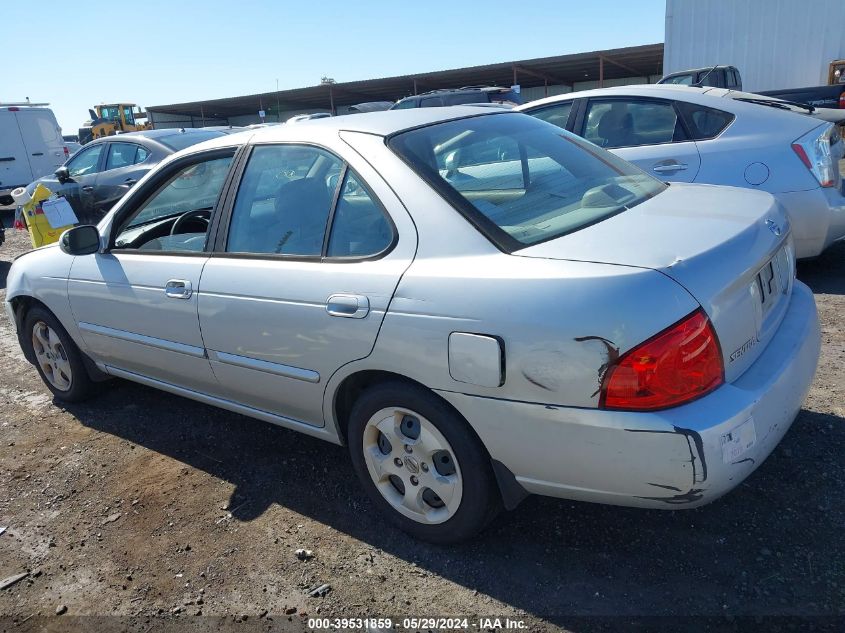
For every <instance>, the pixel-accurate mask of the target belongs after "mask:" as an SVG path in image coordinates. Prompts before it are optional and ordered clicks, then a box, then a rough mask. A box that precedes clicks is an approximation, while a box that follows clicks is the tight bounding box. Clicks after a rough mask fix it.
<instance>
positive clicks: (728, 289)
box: [514, 184, 795, 382]
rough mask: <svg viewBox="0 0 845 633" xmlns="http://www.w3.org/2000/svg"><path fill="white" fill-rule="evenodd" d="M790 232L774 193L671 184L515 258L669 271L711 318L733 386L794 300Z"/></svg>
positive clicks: (519, 253) (667, 273) (766, 342)
mask: <svg viewBox="0 0 845 633" xmlns="http://www.w3.org/2000/svg"><path fill="white" fill-rule="evenodd" d="M788 228H789V224H788V220H787V219H786V216H785V214H784V212H783V209H782V208H781V207H780V205H779V204H778V203H777V201H776V200H775V199H774V198H773V197H772V196H771V195H769V194H767V193H763V192H759V191H753V190H751V189H738V188H733V187H716V186H712V185H687V184H672V185H671V186H670V187H669V188H668V189H667V190H666V191H664V192H662V193H660V194H659V195H657V196H655V197H654V198H652V199H650V200H647V201H645V202H643V203H641V204H639V205H637V206H636V207H634V208H632V209H629V210H627V211H625V212H623V213H620V214H618V215H616V216H613V217H611V218H608V219H606V220H604V221H602V222H599V223H597V224H594V225H592V226H589V227H586V228H584V229H581V230H580V231H576V232H574V233H571V234H569V235H565V236H562V237H559V238H557V239H554V240H550V241H548V242H544V243H542V244H538V245H535V246H531V247H529V248H525V249H522V250H519V251H517V252H516V253H514V254H515V255H518V256H524V257H543V258H549V259H566V260H575V261H593V262H601V263H606V264H617V265H621V266H634V267H638V268H650V269H653V270H657V271H660V272H662V273H664V274H666V275H668V276H669V277H671V278H672V279H674V280H675V281H676V282H678V283H679V284H681V285H682V286H683V287H684V288H686V290H687V291H688V292H689V293H690V294H691V295H692V296H693V297H694V298H695V299H696V301H698V302H699V304H701V306H702V307H703V308H704V310H705V311H706V312H707V315H708V316H709V317H710V320H711V322H712V323H713V327H714V328H715V330H716V334H717V335H718V337H719V343H720V344H721V347H722V356H723V358H724V365H725V380H726V381H728V382H731V381H733V380H735V379H736V378H738V377H739V376H740V375H741V374H742V373H743V372H744V371H745V370H746V369H747V368H748V367H749V366H750V365H751V364H752V363H753V362H754V361H755V360H756V359H757V358H758V357H759V356H760V354H761V353H762V352H763V350H764V349H765V347H766V345H767V344H768V342H769V340H770V339H771V337H772V336H773V335H774V332H775V331H776V330H777V327H778V325H779V324H780V322H781V320H782V319H783V315H784V314H785V312H786V309H787V306H788V304H789V298H790V295H791V292H792V283H793V279H794V274H795V259H794V255H793V253H792V248H791V240H789V241H788ZM667 325H669V324H667ZM620 351H621V352H624V351H626V350H620Z"/></svg>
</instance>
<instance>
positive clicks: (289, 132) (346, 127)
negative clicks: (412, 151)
mask: <svg viewBox="0 0 845 633" xmlns="http://www.w3.org/2000/svg"><path fill="white" fill-rule="evenodd" d="M509 112H511V111H510V110H500V109H498V108H485V107H482V106H472V105H460V106H446V107H442V108H413V109H408V110H382V111H380V112H364V113H361V114H344V115H340V116H333V117H328V118H322V119H309V120H307V121H300V122H299V123H297V124H296V125H274V126H272V127H264V128H254V129H251V130H245V131H243V132H238V133H237V134H229V135H222V138H215V139H211V140H210V141H205V142H203V143H198V144H197V145H193V146H191V147H190V148H188V150H190V151H191V152H195V151H203V150H207V149H214V148H217V147H230V146H235V145H243V144H245V143H273V142H282V141H291V140H296V141H301V140H302V137H303V131H304V130H314V131H315V132H316V131H318V130H319V131H320V132H321V133H323V132H329V133H331V132H361V133H364V134H373V135H375V136H390V135H391V134H395V133H397V132H402V131H405V130H410V129H414V128H417V127H424V126H426V125H432V124H434V123H442V122H445V121H454V120H456V119H463V118H467V117H472V116H491V115H496V116H499V115H502V114H508V113H509ZM182 151H183V152H184V151H186V150H182Z"/></svg>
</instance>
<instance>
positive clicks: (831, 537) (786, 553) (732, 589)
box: [67, 381, 845, 630]
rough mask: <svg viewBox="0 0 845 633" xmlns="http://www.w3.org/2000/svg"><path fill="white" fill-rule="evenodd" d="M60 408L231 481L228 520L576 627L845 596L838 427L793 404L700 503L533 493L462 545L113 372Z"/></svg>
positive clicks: (780, 607) (337, 450)
mask: <svg viewBox="0 0 845 633" xmlns="http://www.w3.org/2000/svg"><path fill="white" fill-rule="evenodd" d="M128 402H131V403H133V405H134V406H132V405H130V406H131V407H132V408H131V409H130V408H128V406H127V404H126V403H128ZM67 408H68V410H69V411H70V412H71V413H73V414H74V415H76V416H77V417H78V419H79V420H80V421H81V422H82V424H84V425H86V426H88V427H91V428H94V429H97V430H99V431H102V432H104V433H109V434H112V435H115V436H118V437H120V438H124V439H126V440H128V441H130V442H132V443H135V444H138V445H141V446H144V447H146V448H148V449H150V450H152V451H156V452H158V453H161V454H163V455H167V456H169V457H171V458H173V459H175V460H178V461H180V462H182V463H184V464H186V465H188V466H192V467H194V468H197V469H201V470H203V471H206V472H208V473H209V474H211V475H213V476H214V477H217V478H219V479H221V480H225V481H227V482H230V483H231V484H233V485H234V486H235V490H234V492H233V494H232V498H231V500H230V503H229V507H230V508H234V510H233V511H232V512H233V515H234V518H235V519H237V520H240V521H250V520H252V519H254V518H256V517H258V516H260V515H261V514H262V513H264V512H265V511H266V510H267V508H269V507H270V506H271V504H274V503H275V504H279V505H281V506H284V507H287V508H290V509H292V510H294V511H296V512H298V513H301V514H304V515H307V516H309V517H312V518H313V519H314V520H316V521H319V522H321V523H324V524H327V525H329V526H331V527H333V528H335V529H337V530H339V531H341V532H345V533H346V534H349V535H351V536H353V537H355V538H356V539H359V540H361V541H363V542H365V543H367V544H370V545H372V546H375V547H377V548H379V549H381V550H384V551H386V552H389V553H391V554H393V555H395V556H397V557H400V558H402V559H405V560H408V561H413V562H414V563H416V565H417V566H418V567H419V568H422V569H425V570H428V571H430V572H431V573H434V574H437V575H438V576H441V577H443V578H445V579H448V580H450V581H452V582H455V583H457V584H459V585H462V586H464V587H467V588H470V589H473V590H477V591H478V592H479V593H480V594H486V595H489V596H491V597H492V598H494V599H495V600H498V601H501V602H503V603H506V604H509V605H512V606H514V607H515V608H517V609H522V610H524V611H526V612H529V613H531V614H535V615H537V616H539V617H543V618H547V619H549V620H551V621H553V622H555V623H557V624H560V625H563V626H568V625H571V626H572V628H573V629H574V630H584V628H591V627H584V626H582V621H581V620H579V619H578V618H579V617H580V616H591V615H594V616H608V615H615V616H618V615H679V614H690V613H693V614H705V615H717V616H723V615H726V614H730V615H742V614H759V615H765V614H785V613H793V614H802V615H805V616H806V615H811V616H812V615H817V614H830V613H835V612H836V609H838V608H841V607H842V605H843V597H845V593H843V591H845V583H843V581H842V578H843V574H845V550H843V549H842V548H841V547H839V546H838V545H837V544H838V543H841V526H842V525H843V523H845V520H843V518H844V517H843V503H842V499H843V496H845V494H844V493H845V481H844V480H843V479H844V478H843V472H842V469H841V466H840V461H839V457H840V448H839V447H841V446H842V445H843V443H845V424H843V422H845V420H843V419H842V418H840V417H837V416H834V415H826V414H820V413H813V412H808V411H802V412H801V414H800V415H799V417H798V419H797V420H796V422H795V424H794V426H793V428H792V429H791V431H790V432H789V433H788V434H787V436H786V437H785V439H784V441H783V442H782V443H781V445H780V446H779V447H778V448H777V449H776V450H775V453H774V454H773V455H772V456H771V457H770V458H769V459H768V460H767V461H766V462H764V463H763V465H762V466H761V467H760V468H759V469H758V471H757V472H756V473H754V474H753V475H752V476H751V477H750V478H749V480H747V481H746V482H745V483H743V484H742V485H741V486H740V487H739V488H738V489H737V490H735V491H733V492H732V493H731V494H729V495H727V496H726V497H725V498H723V499H721V500H719V501H717V502H715V503H713V504H711V505H709V506H705V507H703V508H700V509H696V510H687V511H658V510H655V511H646V510H636V509H628V508H616V507H610V506H599V505H593V504H586V503H575V502H569V501H562V500H556V499H544V498H538V497H531V498H529V499H527V500H526V501H525V502H523V504H522V505H521V506H520V507H519V508H518V509H517V510H516V511H515V512H510V513H506V514H504V515H503V516H501V517H500V518H499V519H498V520H497V521H496V522H495V523H494V524H493V525H492V526H491V527H490V528H489V529H488V530H487V531H486V532H485V533H484V534H483V535H481V536H480V537H479V538H478V539H476V540H475V541H473V542H472V543H469V544H465V545H460V546H454V547H438V546H432V545H428V544H425V543H420V542H417V541H414V540H413V539H411V538H409V537H407V536H405V535H404V534H402V533H400V532H398V531H396V530H394V529H392V528H391V527H389V526H387V525H386V524H385V523H384V522H383V521H382V520H381V519H380V518H379V516H378V515H377V514H376V512H375V509H374V507H373V506H372V505H371V504H370V503H369V502H368V501H367V499H366V498H365V496H364V494H363V492H362V490H361V489H360V488H359V485H358V483H357V480H356V479H355V475H354V473H353V470H352V466H351V462H350V460H349V458H348V456H347V452H346V449H345V448H343V447H339V446H334V445H332V444H328V443H326V442H322V441H320V440H317V439H313V438H309V437H306V436H303V435H301V434H298V433H295V432H293V431H288V430H285V429H281V428H278V427H275V426H273V425H270V424H266V423H263V422H259V421H255V420H251V419H247V418H244V417H241V416H238V415H234V414H231V413H228V412H225V411H222V410H218V409H215V408H212V407H207V406H204V405H201V404H197V403H194V402H192V401H189V400H186V399H183V398H179V397H176V396H172V395H169V394H165V393H162V392H158V391H155V390H152V389H148V388H146V387H142V386H139V385H133V384H130V383H125V382H121V381H115V383H114V384H112V385H111V386H110V387H109V388H107V389H106V392H105V393H104V394H103V395H102V396H101V397H100V398H98V399H96V400H94V401H92V402H91V403H89V404H86V405H74V406H70V407H67ZM140 412H143V413H140ZM526 450H530V448H529V447H527V448H526ZM490 611H491V613H492V614H495V613H496V608H495V607H494V606H493V605H492V604H491V608H490ZM480 615H485V614H480Z"/></svg>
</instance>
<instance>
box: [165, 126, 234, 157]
mask: <svg viewBox="0 0 845 633" xmlns="http://www.w3.org/2000/svg"><path fill="white" fill-rule="evenodd" d="M218 136H223V132H220V131H217V130H201V131H199V132H179V133H176V134H173V135H172V136H159V137H158V138H157V139H156V140H157V141H158V142H159V143H161V144H162V145H166V146H167V147H169V148H170V149H172V150H174V151H176V152H178V151H179V150H180V149H185V148H186V147H190V146H191V145H196V144H197V143H202V142H203V141H208V140H211V139H213V138H217V137H218Z"/></svg>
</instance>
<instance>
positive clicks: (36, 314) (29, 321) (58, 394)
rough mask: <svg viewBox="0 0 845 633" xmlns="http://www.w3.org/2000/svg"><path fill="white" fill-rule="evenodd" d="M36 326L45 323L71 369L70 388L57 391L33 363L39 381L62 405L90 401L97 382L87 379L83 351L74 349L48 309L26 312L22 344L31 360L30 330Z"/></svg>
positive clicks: (37, 307)
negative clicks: (56, 338)
mask: <svg viewBox="0 0 845 633" xmlns="http://www.w3.org/2000/svg"><path fill="white" fill-rule="evenodd" d="M39 323H45V324H46V325H47V326H48V327H49V328H50V329H51V330H53V331H54V332H55V333H56V335H57V336H58V337H59V341H60V342H61V346H62V350H63V351H64V354H65V356H66V357H67V362H68V363H69V364H70V368H71V376H70V386H69V387H68V388H67V389H60V388H58V387H56V386H55V385H54V384H52V383H51V381H50V379H49V378H48V377H47V375H46V374H45V372H44V369H43V368H42V367H41V365H40V363H38V362H36V363H35V368H36V369H37V370H38V373H39V375H40V376H41V380H43V381H44V384H45V385H47V388H48V389H49V390H50V391H51V392H52V393H53V396H54V397H55V398H56V399H57V400H61V401H63V402H81V401H82V400H86V399H88V398H90V397H91V396H92V395H93V394H94V392H95V390H96V389H95V385H96V383H95V382H94V381H92V380H91V378H90V377H89V376H88V372H87V371H86V369H85V363H84V362H83V360H82V352H81V351H80V350H79V348H78V347H77V346H76V343H74V342H73V339H72V338H71V337H70V335H69V334H68V333H67V330H65V328H64V327H62V324H61V323H59V320H58V319H57V318H56V317H55V316H53V314H52V313H51V312H50V311H49V310H46V309H44V308H42V307H40V306H35V307H33V308H32V309H30V310H28V311H27V313H26V316H25V317H24V322H23V335H22V336H21V341H22V343H23V344H24V345H25V346H26V348H27V349H26V350H25V351H26V353H27V355H28V356H29V357H30V358H35V357H36V351H35V347H34V344H33V340H32V338H33V330H34V328H35V326H36V325H37V324H39Z"/></svg>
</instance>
